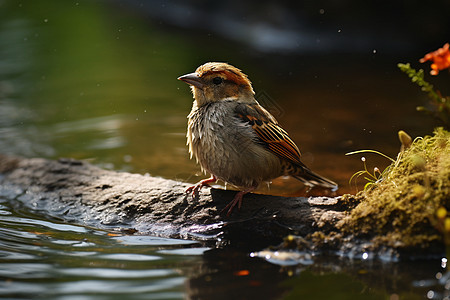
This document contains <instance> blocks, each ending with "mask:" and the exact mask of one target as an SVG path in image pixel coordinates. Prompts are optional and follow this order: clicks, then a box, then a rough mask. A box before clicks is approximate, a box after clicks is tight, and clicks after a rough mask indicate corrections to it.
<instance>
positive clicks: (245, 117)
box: [178, 62, 337, 215]
mask: <svg viewBox="0 0 450 300" xmlns="http://www.w3.org/2000/svg"><path fill="white" fill-rule="evenodd" d="M178 79H179V80H182V81H184V82H186V83H187V84H189V85H190V86H191V89H192V93H193V94H194V99H195V101H194V103H193V106H192V110H191V113H190V114H189V115H188V128H187V144H188V145H189V153H190V154H191V158H192V156H195V157H196V159H197V162H198V163H200V166H201V168H202V170H203V171H204V172H205V173H206V172H208V173H210V174H211V175H212V176H211V178H209V179H205V180H202V181H200V182H199V183H197V184H196V185H194V186H192V187H190V188H188V189H187V190H186V192H187V193H190V192H192V193H193V195H196V194H198V192H199V190H200V189H201V188H202V187H203V186H209V184H210V183H213V182H216V181H217V180H218V179H220V180H222V181H224V182H226V183H230V184H232V185H233V186H235V187H237V188H239V189H240V190H241V191H240V192H238V193H237V194H236V196H235V197H234V199H233V201H231V202H230V203H229V204H228V205H227V206H226V207H225V208H224V210H226V209H228V213H227V215H229V214H231V212H232V210H233V208H234V207H235V206H236V204H238V207H239V208H241V203H242V197H243V196H244V195H245V194H247V193H249V192H251V191H253V190H255V189H256V188H257V187H258V186H259V185H260V184H261V183H262V182H269V181H271V180H272V179H274V178H277V177H279V176H283V175H289V176H293V177H294V178H296V179H298V180H300V181H301V182H303V183H304V184H305V185H308V186H321V187H324V188H328V189H333V190H336V189H337V184H336V183H334V182H333V181H331V180H329V179H326V178H324V177H322V176H320V175H318V174H316V173H314V172H312V171H311V170H310V169H308V167H306V166H305V165H304V164H303V163H302V162H301V161H300V151H299V150H298V147H297V146H296V145H295V143H294V142H293V141H292V140H291V139H290V137H289V136H288V134H287V132H286V131H285V130H283V128H281V127H280V126H279V125H278V122H277V120H275V118H274V117H273V116H272V115H271V114H270V113H269V112H268V111H267V110H265V109H264V108H263V107H262V106H261V105H259V103H258V102H257V101H256V99H255V92H254V91H253V88H252V85H251V82H250V80H249V79H248V77H247V75H245V74H244V73H242V71H241V70H239V69H238V68H236V67H233V66H231V65H229V64H226V63H219V62H209V63H206V64H204V65H201V66H200V67H198V68H197V70H196V71H195V73H190V74H186V75H183V76H181V77H178Z"/></svg>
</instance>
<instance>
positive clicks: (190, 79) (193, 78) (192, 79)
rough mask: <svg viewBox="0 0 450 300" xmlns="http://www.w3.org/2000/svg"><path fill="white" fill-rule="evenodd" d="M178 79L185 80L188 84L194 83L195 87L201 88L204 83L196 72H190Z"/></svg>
mask: <svg viewBox="0 0 450 300" xmlns="http://www.w3.org/2000/svg"><path fill="white" fill-rule="evenodd" d="M178 80H181V81H184V82H186V83H187V84H190V85H193V86H195V87H198V88H199V89H202V88H203V86H204V84H203V81H202V79H201V78H200V77H198V75H197V74H196V73H190V74H186V75H183V76H180V77H178Z"/></svg>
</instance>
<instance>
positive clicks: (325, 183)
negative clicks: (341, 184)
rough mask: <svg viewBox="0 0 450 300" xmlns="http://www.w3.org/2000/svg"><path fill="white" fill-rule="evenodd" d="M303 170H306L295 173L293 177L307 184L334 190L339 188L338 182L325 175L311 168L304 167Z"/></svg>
mask: <svg viewBox="0 0 450 300" xmlns="http://www.w3.org/2000/svg"><path fill="white" fill-rule="evenodd" d="M303 171H304V172H303V173H302V174H301V175H294V176H293V177H294V178H295V179H297V180H300V181H301V182H302V183H304V184H305V185H307V186H311V187H313V186H320V187H323V188H326V189H330V190H332V191H336V190H337V189H338V185H337V183H335V182H333V181H331V180H329V179H327V178H325V177H322V176H320V175H319V174H316V173H314V172H313V171H311V170H309V169H306V168H304V169H303Z"/></svg>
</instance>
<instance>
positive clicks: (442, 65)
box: [420, 43, 450, 75]
mask: <svg viewBox="0 0 450 300" xmlns="http://www.w3.org/2000/svg"><path fill="white" fill-rule="evenodd" d="M428 60H431V61H433V63H432V64H431V69H432V70H431V71H430V74H431V75H437V74H439V71H441V70H444V69H447V68H450V51H449V43H447V44H445V45H444V47H442V48H439V49H437V50H436V51H433V52H430V53H428V54H426V55H425V56H424V57H423V58H421V59H420V62H421V63H424V62H426V61H428Z"/></svg>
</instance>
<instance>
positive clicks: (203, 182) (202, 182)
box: [186, 175, 217, 196]
mask: <svg viewBox="0 0 450 300" xmlns="http://www.w3.org/2000/svg"><path fill="white" fill-rule="evenodd" d="M216 181H217V178H216V176H214V175H211V177H210V178H208V179H203V180H200V181H199V182H198V183H197V184H195V185H193V186H190V187H188V188H187V189H186V193H191V192H192V195H193V196H194V195H197V194H198V192H199V191H200V190H201V189H202V187H204V186H209V184H210V183H212V182H216Z"/></svg>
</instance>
